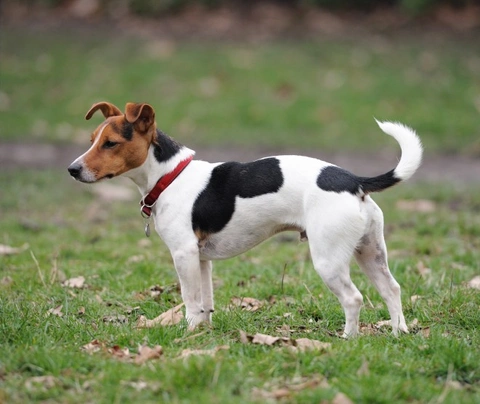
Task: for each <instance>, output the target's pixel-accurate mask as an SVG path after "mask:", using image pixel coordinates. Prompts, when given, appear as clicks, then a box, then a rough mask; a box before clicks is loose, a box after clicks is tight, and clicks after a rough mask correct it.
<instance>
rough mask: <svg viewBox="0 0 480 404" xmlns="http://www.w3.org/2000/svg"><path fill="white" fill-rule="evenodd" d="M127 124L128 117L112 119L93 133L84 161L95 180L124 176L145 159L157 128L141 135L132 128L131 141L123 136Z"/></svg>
mask: <svg viewBox="0 0 480 404" xmlns="http://www.w3.org/2000/svg"><path fill="white" fill-rule="evenodd" d="M125 123H126V120H125V116H123V115H122V116H113V117H110V118H108V119H107V120H106V121H105V122H103V123H102V124H101V125H100V126H99V127H98V128H97V129H96V130H95V131H94V133H93V135H92V146H91V148H90V150H89V151H88V152H87V153H86V154H85V156H84V159H83V160H84V164H85V166H86V168H87V169H88V170H89V171H90V172H91V173H92V174H93V175H94V176H95V180H96V181H98V180H100V179H103V178H112V177H116V176H118V175H121V174H123V173H125V172H127V171H129V170H132V169H133V168H136V167H139V166H140V165H142V164H143V163H144V161H145V160H146V158H147V155H148V149H149V147H150V144H151V142H152V140H153V134H154V133H155V125H152V126H151V127H150V130H148V131H147V132H146V133H138V132H137V131H136V130H135V128H133V132H132V134H131V140H128V139H127V138H126V137H125V134H124V133H122V128H125V126H126V125H125Z"/></svg>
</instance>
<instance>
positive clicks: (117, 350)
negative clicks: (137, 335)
mask: <svg viewBox="0 0 480 404" xmlns="http://www.w3.org/2000/svg"><path fill="white" fill-rule="evenodd" d="M80 349H81V350H82V351H85V352H87V353H89V354H93V353H96V352H103V353H105V354H108V355H110V356H112V357H113V358H115V359H119V360H122V361H126V362H133V363H135V364H137V365H141V364H143V363H145V362H146V361H148V360H150V359H157V358H159V357H160V356H161V355H162V353H163V349H162V347H161V346H160V345H156V346H154V347H153V348H150V347H148V346H146V345H141V346H139V348H138V353H137V354H132V353H130V350H129V349H128V348H127V347H125V348H122V347H120V346H119V345H114V346H112V347H107V346H106V345H105V343H104V342H101V341H99V340H97V339H94V340H93V341H92V342H89V343H88V344H86V345H84V346H82V347H81V348H80Z"/></svg>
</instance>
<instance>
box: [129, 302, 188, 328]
mask: <svg viewBox="0 0 480 404" xmlns="http://www.w3.org/2000/svg"><path fill="white" fill-rule="evenodd" d="M183 305H184V303H180V304H179V305H178V306H175V307H173V308H171V309H170V310H167V311H166V312H165V313H162V314H160V315H159V316H158V317H155V318H154V319H153V320H148V319H147V318H146V317H145V316H140V318H139V319H138V322H137V328H152V327H156V326H157V325H160V326H168V325H175V324H178V323H179V322H180V321H182V319H183V317H184V316H183V312H182V311H181V310H180V309H181V308H182V307H183Z"/></svg>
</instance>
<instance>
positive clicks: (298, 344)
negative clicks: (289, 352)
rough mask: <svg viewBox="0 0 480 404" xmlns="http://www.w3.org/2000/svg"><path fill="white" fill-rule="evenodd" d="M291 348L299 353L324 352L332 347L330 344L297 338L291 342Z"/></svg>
mask: <svg viewBox="0 0 480 404" xmlns="http://www.w3.org/2000/svg"><path fill="white" fill-rule="evenodd" d="M292 341H293V347H294V348H296V349H297V350H298V351H300V352H305V351H326V350H328V349H330V348H331V347H332V344H331V343H330V342H321V341H317V340H315V339H309V338H297V339H294V340H292Z"/></svg>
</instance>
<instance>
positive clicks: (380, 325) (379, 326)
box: [375, 320, 392, 328]
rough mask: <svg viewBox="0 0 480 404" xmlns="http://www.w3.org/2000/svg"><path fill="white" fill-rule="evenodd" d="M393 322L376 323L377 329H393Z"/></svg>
mask: <svg viewBox="0 0 480 404" xmlns="http://www.w3.org/2000/svg"><path fill="white" fill-rule="evenodd" d="M391 325H392V321H391V320H382V321H377V322H376V323H375V327H377V328H382V327H391Z"/></svg>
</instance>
